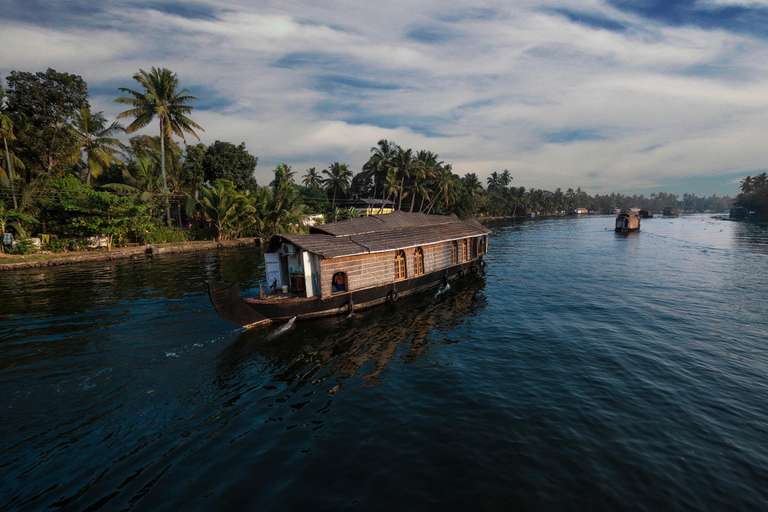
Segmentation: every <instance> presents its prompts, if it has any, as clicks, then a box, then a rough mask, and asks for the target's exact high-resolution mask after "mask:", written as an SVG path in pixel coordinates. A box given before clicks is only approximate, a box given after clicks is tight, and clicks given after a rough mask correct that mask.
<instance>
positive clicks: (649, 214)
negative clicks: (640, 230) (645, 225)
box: [640, 209, 653, 219]
mask: <svg viewBox="0 0 768 512" xmlns="http://www.w3.org/2000/svg"><path fill="white" fill-rule="evenodd" d="M640 217H642V218H644V219H652V218H653V210H646V209H643V210H640Z"/></svg>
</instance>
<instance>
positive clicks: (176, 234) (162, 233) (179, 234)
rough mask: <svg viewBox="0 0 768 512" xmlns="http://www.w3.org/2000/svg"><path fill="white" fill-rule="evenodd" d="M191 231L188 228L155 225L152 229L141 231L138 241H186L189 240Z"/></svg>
mask: <svg viewBox="0 0 768 512" xmlns="http://www.w3.org/2000/svg"><path fill="white" fill-rule="evenodd" d="M190 238H191V233H190V232H189V231H188V230H182V229H177V228H169V227H167V226H157V227H154V228H152V231H149V232H147V233H142V234H141V235H140V241H141V243H143V244H162V243H168V242H186V241H188V240H190Z"/></svg>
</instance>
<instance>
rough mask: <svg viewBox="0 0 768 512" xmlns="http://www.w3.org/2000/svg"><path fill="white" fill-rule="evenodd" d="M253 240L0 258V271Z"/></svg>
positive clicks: (194, 249)
mask: <svg viewBox="0 0 768 512" xmlns="http://www.w3.org/2000/svg"><path fill="white" fill-rule="evenodd" d="M254 240H256V239H254V238H239V239H237V240H226V241H222V242H183V243H173V244H155V245H140V246H134V247H120V248H114V249H112V250H111V251H110V252H106V251H83V252H66V253H58V254H51V253H49V254H28V255H23V256H21V255H17V254H0V271H8V270H16V269H24V268H34V267H51V266H59V265H72V264H76V263H90V262H94V261H107V260H118V259H126V258H137V257H152V256H155V255H159V254H172V253H182V252H197V251H211V250H216V249H220V248H227V247H246V246H252V245H253V244H254Z"/></svg>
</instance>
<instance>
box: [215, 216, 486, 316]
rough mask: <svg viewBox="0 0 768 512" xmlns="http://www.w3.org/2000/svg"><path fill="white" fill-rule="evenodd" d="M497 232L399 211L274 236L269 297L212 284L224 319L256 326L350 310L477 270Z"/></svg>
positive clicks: (269, 262)
mask: <svg viewBox="0 0 768 512" xmlns="http://www.w3.org/2000/svg"><path fill="white" fill-rule="evenodd" d="M489 233H490V230H489V229H487V228H486V227H484V226H483V225H482V224H480V223H478V222H477V221H475V220H464V221H462V220H459V218H458V217H456V216H455V215H450V216H441V215H426V214H423V213H406V212H401V211H396V212H393V213H390V214H387V215H371V216H368V217H361V218H358V219H351V220H346V221H342V222H335V223H331V224H324V225H320V226H314V227H312V228H310V234H308V235H286V234H282V235H275V236H273V237H272V238H271V239H270V241H269V243H268V246H267V251H266V253H265V254H264V262H265V267H266V277H267V282H268V287H269V293H263V289H262V290H261V292H260V293H259V297H254V298H246V297H240V289H239V288H238V287H237V285H234V284H228V283H219V282H215V281H208V282H207V284H208V293H209V296H210V298H211V302H212V303H213V306H214V307H215V308H216V311H217V312H218V313H219V315H221V317H222V318H224V319H225V320H228V321H230V322H232V323H234V324H237V325H240V326H243V327H251V326H253V325H256V324H259V323H262V322H265V321H270V320H273V321H285V320H290V319H291V318H293V317H297V318H299V319H303V318H312V317H320V316H328V315H336V314H343V313H348V312H351V311H352V310H353V309H361V308H366V307H370V306H374V305H377V304H382V303H384V302H386V301H392V302H394V301H396V300H398V298H399V297H402V296H405V295H409V294H412V293H416V292H419V291H422V290H426V289H428V288H430V287H434V286H438V285H440V284H442V283H447V282H448V280H449V279H454V278H456V277H464V275H465V274H469V273H477V272H478V271H480V270H482V268H483V267H484V266H485V262H484V261H483V256H484V255H485V253H486V252H487V250H488V234H489Z"/></svg>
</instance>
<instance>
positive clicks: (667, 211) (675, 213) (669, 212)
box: [664, 206, 680, 217]
mask: <svg viewBox="0 0 768 512" xmlns="http://www.w3.org/2000/svg"><path fill="white" fill-rule="evenodd" d="M664 216H665V217H679V216H680V210H679V209H678V208H676V207H675V206H665V207H664Z"/></svg>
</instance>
